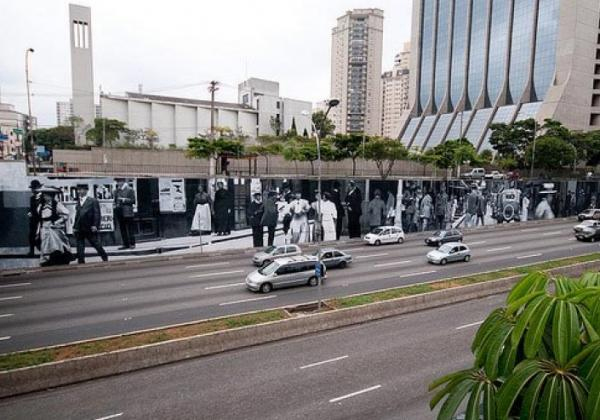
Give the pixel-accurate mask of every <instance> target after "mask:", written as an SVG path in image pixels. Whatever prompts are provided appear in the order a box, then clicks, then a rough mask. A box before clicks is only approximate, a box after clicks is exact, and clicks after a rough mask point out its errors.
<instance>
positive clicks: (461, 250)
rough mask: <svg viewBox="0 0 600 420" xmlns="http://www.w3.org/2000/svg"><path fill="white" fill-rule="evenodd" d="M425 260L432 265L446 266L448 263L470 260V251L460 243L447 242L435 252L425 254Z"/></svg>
mask: <svg viewBox="0 0 600 420" xmlns="http://www.w3.org/2000/svg"><path fill="white" fill-rule="evenodd" d="M427 260H428V261H429V262H430V263H432V264H440V265H446V263H449V262H455V261H464V262H468V261H470V260H471V250H470V249H469V247H468V246H466V245H465V244H463V243H460V242H448V243H447V244H444V245H442V246H441V247H439V248H438V249H436V250H435V251H431V252H429V253H428V254H427Z"/></svg>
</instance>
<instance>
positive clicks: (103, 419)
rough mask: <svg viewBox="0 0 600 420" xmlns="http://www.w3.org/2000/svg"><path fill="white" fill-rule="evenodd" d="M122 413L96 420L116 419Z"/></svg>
mask: <svg viewBox="0 0 600 420" xmlns="http://www.w3.org/2000/svg"><path fill="white" fill-rule="evenodd" d="M122 415H123V413H117V414H111V415H110V416H104V417H98V418H97V419H96V420H108V419H116V418H117V417H121V416H122Z"/></svg>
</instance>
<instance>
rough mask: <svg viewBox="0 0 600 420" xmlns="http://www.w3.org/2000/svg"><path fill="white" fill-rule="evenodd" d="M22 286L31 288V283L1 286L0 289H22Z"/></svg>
mask: <svg viewBox="0 0 600 420" xmlns="http://www.w3.org/2000/svg"><path fill="white" fill-rule="evenodd" d="M23 286H31V283H13V284H3V285H1V286H0V289H6V288H8V287H23Z"/></svg>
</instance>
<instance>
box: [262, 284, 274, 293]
mask: <svg viewBox="0 0 600 420" xmlns="http://www.w3.org/2000/svg"><path fill="white" fill-rule="evenodd" d="M271 290H273V285H272V284H271V283H263V284H262V285H261V286H260V292H261V293H269V292H270V291H271Z"/></svg>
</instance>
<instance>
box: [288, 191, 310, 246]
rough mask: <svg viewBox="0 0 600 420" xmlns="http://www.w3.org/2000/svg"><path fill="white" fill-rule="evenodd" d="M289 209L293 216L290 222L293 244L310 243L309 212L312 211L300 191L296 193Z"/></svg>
mask: <svg viewBox="0 0 600 420" xmlns="http://www.w3.org/2000/svg"><path fill="white" fill-rule="evenodd" d="M289 209H290V214H291V215H292V220H291V221H290V231H291V234H292V240H291V242H292V243H293V244H297V243H299V242H306V241H308V212H309V211H310V205H309V204H308V201H306V200H305V199H303V198H302V194H301V193H300V191H296V193H295V197H294V199H293V200H292V202H291V203H290V207H289Z"/></svg>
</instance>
